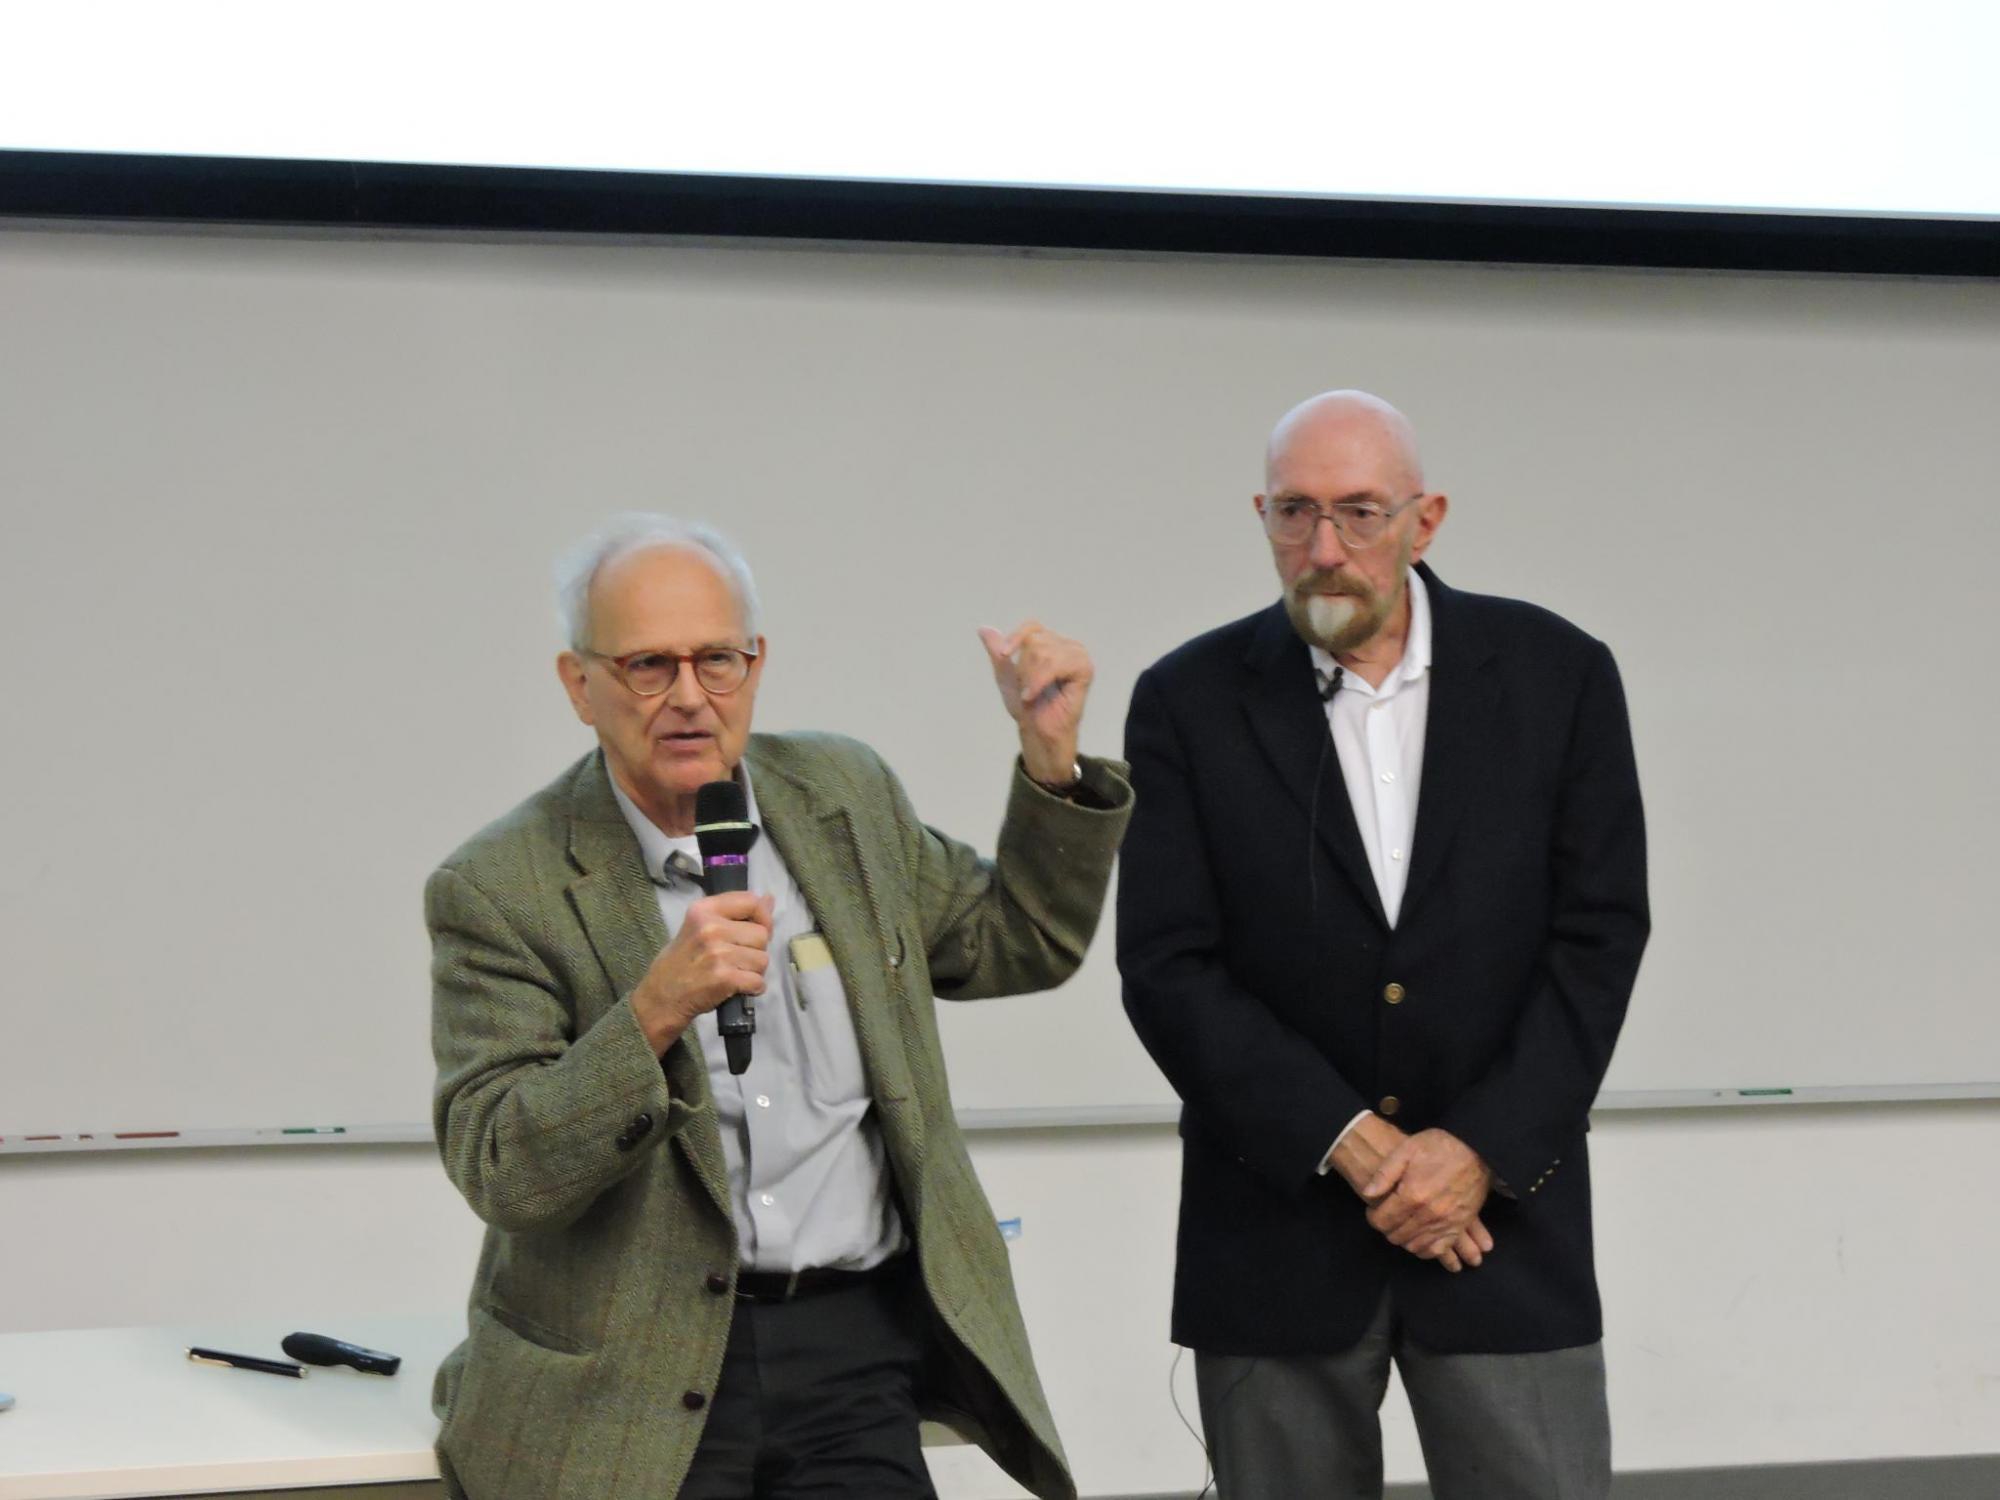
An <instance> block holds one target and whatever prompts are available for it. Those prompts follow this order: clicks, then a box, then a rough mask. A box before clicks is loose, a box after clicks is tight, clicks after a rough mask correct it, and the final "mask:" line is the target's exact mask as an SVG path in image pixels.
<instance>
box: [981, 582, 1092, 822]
mask: <svg viewBox="0 0 2000 1500" xmlns="http://www.w3.org/2000/svg"><path fill="white" fill-rule="evenodd" d="M979 639H980V641H981V642H982V643H984V645H985V647H986V656H987V659H988V661H989V662H990V663H991V665H992V667H993V681H994V683H995V684H996V685H997V686H998V687H999V689H1000V701H1001V703H1002V704H1004V705H1005V706H1006V709H1007V715H1008V717H1009V718H1011V719H1012V720H1013V721H1014V723H1015V725H1016V726H1017V727H1018V728H1019V730H1020V734H1021V762H1022V764H1023V765H1024V766H1026V767H1027V771H1028V775H1029V776H1031V777H1032V778H1034V779H1035V780H1036V781H1039V782H1042V783H1043V784H1045V785H1048V786H1066V785H1068V783H1069V782H1070V780H1071V772H1072V771H1073V770H1074V769H1075V767H1076V736H1077V727H1078V726H1079V725H1080V724H1081V723H1082V722H1083V701H1084V699H1085V698H1086V697H1088V696H1089V693H1090V683H1091V679H1092V677H1093V676H1095V675H1096V674H1095V669H1094V668H1093V667H1092V666H1091V663H1090V653H1089V652H1088V651H1086V650H1085V649H1084V648H1083V645H1082V643H1081V642H1079V641H1073V640H1071V639H1070V638H1069V637H1068V636H1063V635H1057V634H1056V633H1055V632H1054V631H1053V630H1050V629H1048V628H1047V627H1046V626H1044V625H1042V624H1041V623H1039V622H1038V621H1035V620H1028V621H1026V622H1024V623H1023V624H1020V625H1017V626H1016V627H1015V628H1014V630H1013V631H1012V632H1011V633H1010V634H1006V635H1003V634H1001V633H1000V632H999V631H998V630H995V629H994V628H993V627H992V626H990V625H983V626H981V627H980V630H979Z"/></svg>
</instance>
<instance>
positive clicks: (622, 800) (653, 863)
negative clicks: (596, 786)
mask: <svg viewBox="0 0 2000 1500" xmlns="http://www.w3.org/2000/svg"><path fill="white" fill-rule="evenodd" d="M605 774H606V776H607V777H608V778H609V780H610V782H611V795H612V796H614V797H616V798H617V799H618V810H619V811H620V812H622V813H623V814H625V821H626V823H627V824H629V825H630V826H631V829H632V836H633V837H634V838H636V839H637V840H638V841H639V855H640V858H641V859H643V860H644V861H645V864H646V873H647V874H648V875H649V876H651V877H652V878H653V879H654V880H655V881H658V880H660V879H662V878H663V877H665V875H666V873H667V856H668V855H670V854H673V853H675V852H681V853H686V854H695V853H697V852H698V847H699V846H698V843H697V841H696V839H695V836H694V835H693V834H691V833H686V834H682V835H680V836H679V837H678V838H676V837H673V836H671V835H669V834H668V833H666V832H665V831H664V830H663V829H662V828H661V827H660V825H659V824H657V823H655V822H654V821H653V820H652V819H651V818H649V817H647V816H646V815H645V813H643V812H642V811H640V809H639V804H638V803H636V802H634V801H633V800H632V799H631V798H630V797H628V796H626V795H625V788H624V787H622V786H620V785H619V784H618V778H617V777H616V776H612V775H610V768H609V767H606V768H605ZM736 780H737V782H738V783H739V784H740V785H741V786H742V788H743V801H744V804H745V806H746V808H747V810H748V817H749V819H750V821H751V822H752V823H753V824H755V825H756V826H757V829H758V831H759V833H760V834H761V833H762V831H763V826H764V823H763V819H761V818H759V817H758V816H757V792H756V788H754V787H753V786H751V784H750V767H749V765H748V764H747V763H741V764H738V766H737V767H736ZM760 842H761V840H760Z"/></svg>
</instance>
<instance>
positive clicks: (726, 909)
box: [632, 782, 771, 1071]
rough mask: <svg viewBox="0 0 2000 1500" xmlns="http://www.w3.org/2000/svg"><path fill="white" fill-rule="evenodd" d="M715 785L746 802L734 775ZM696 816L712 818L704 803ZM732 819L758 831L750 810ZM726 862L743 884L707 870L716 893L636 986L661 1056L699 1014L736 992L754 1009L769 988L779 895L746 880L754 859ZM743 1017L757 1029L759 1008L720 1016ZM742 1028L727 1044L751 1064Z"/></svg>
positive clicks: (640, 1011)
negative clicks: (774, 898)
mask: <svg viewBox="0 0 2000 1500" xmlns="http://www.w3.org/2000/svg"><path fill="white" fill-rule="evenodd" d="M711 785H721V786H727V787H729V788H730V790H732V791H734V792H735V793H736V795H737V798H738V799H739V800H738V803H737V806H738V808H739V809H740V808H741V807H742V802H741V798H742V796H743V792H742V789H741V788H740V787H737V786H736V785H735V784H734V783H733V782H721V783H711ZM703 790H704V791H706V790H707V789H706V788H704V789H703ZM696 821H697V823H701V822H703V821H704V819H703V815H702V812H701V811H699V810H698V811H697V813H696ZM726 821H732V822H740V823H741V824H742V825H743V828H744V829H745V830H747V832H748V834H749V836H750V837H751V838H752V839H754V836H755V833H756V830H755V829H754V828H751V827H750V825H749V823H748V820H747V819H746V818H743V817H740V816H739V817H738V818H735V819H729V820H726ZM737 837H738V838H740V837H741V835H738V836H737ZM708 845H709V840H708V839H707V838H703V840H702V854H703V857H704V867H705V870H706V869H708V867H707V856H708V854H709V847H708ZM747 850H748V842H745V843H744V851H745V853H746V854H747ZM720 868H721V869H722V870H724V871H736V872H740V873H741V878H742V881H743V884H741V885H738V886H737V887H736V888H735V889H734V890H728V889H723V888H719V887H717V886H716V885H715V884H713V883H712V882H711V881H710V880H709V879H708V878H706V875H705V878H704V881H703V884H704V885H705V886H706V887H707V889H708V891H709V894H708V895H706V896H703V897H702V898H701V899H700V900H698V901H696V902H695V903H694V904H693V905H691V906H690V907H688V910H687V916H686V917H684V918H683V919H682V921H681V924H680V929H679V931H677V932H676V933H675V934H674V937H673V941H672V942H670V943H668V944H667V946H666V947H664V948H662V949H661V950H660V952H659V956H658V957H657V958H655V959H654V960H653V965H652V967H651V968H650V969H648V970H647V971H646V977H645V978H644V979H642V980H641V981H640V982H639V987H638V989H636V990H634V991H633V993H632V1009H633V1011H634V1013H635V1014H636V1015H637V1016H638V1018H639V1025H640V1027H641V1029H643V1030H644V1031H645V1033H646V1040H647V1041H648V1042H649V1043H651V1045H652V1048H653V1051H654V1052H655V1053H657V1054H659V1055H661V1056H664V1055H665V1054H666V1051H667V1049H668V1048H669V1047H671V1046H673V1044H674V1043H675V1042H676V1041H678V1040H679V1039H680V1035H681V1033H682V1032H684V1031H686V1030H687V1029H688V1027H690V1026H692V1025H693V1024H694V1021H695V1017H697V1016H699V1015H701V1014H703V1013H704V1012H706V1011H711V1010H717V1009H719V1008H721V1007H723V1006H725V1005H727V1004H729V1002H731V1001H732V1000H734V1001H736V1002H737V1005H738V1006H739V1007H740V1008H741V1010H748V1009H749V1006H748V1004H747V998H748V997H755V996H757V995H761V994H763V993H764V973H765V970H766V969H767V968H768V967H769V966H770V962H771V956H770V947H771V898H770V897H768V896H759V895H755V894H753V893H752V892H750V891H748V890H746V889H744V888H743V887H744V886H745V885H747V884H748V870H749V867H748V866H747V865H733V866H731V865H724V866H721V867H720ZM710 873H712V871H711V872H710ZM739 1018H740V1019H747V1020H749V1022H750V1026H751V1028H752V1029H754V1027H755V1016H754V1012H752V1013H751V1015H750V1016H749V1017H741V1011H740V1010H739V1012H738V1013H737V1015H735V1016H731V1015H729V1014H727V1013H725V1015H724V1016H723V1017H719V1018H718V1024H720V1023H721V1022H722V1021H728V1020H739ZM737 1034H738V1035H739V1036H742V1037H743V1038H744V1040H743V1041H742V1042H738V1043H735V1044H728V1043H727V1038H728V1037H729V1036H730V1032H729V1030H728V1029H727V1027H726V1026H725V1027H724V1030H723V1035H724V1038H725V1044H726V1045H730V1051H731V1054H732V1057H731V1061H732V1064H733V1062H734V1060H735V1057H734V1054H736V1053H737V1052H742V1053H743V1055H744V1060H745V1064H746V1066H747V1063H748V1052H747V1050H746V1048H747V1043H748V1037H747V1033H744V1032H742V1031H739V1032H738V1033H737ZM738 1071H740V1069H739V1070H738Z"/></svg>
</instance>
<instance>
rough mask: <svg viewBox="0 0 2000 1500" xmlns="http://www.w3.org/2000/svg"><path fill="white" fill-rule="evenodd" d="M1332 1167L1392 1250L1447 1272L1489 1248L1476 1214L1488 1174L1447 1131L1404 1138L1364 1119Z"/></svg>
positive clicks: (1373, 1120)
mask: <svg viewBox="0 0 2000 1500" xmlns="http://www.w3.org/2000/svg"><path fill="white" fill-rule="evenodd" d="M1334 1165H1335V1166H1336V1167H1337V1168H1338V1169H1339V1171H1340V1173H1341V1175H1342V1176H1343V1177H1345V1178H1346V1179H1347V1181H1348V1184H1349V1185H1350V1186H1351V1187H1353V1189H1354V1190H1355V1192H1356V1193H1358V1194H1359V1195H1360V1196H1361V1198H1362V1200H1363V1201H1364V1202H1366V1203H1367V1204H1368V1205H1369V1209H1368V1222H1369V1224H1370V1225H1371V1226H1372V1227H1373V1228H1375V1229H1376V1230H1378V1231H1379V1232H1380V1233H1381V1234H1382V1235H1383V1236H1384V1237H1385V1238H1387V1240H1388V1241H1389V1243H1390V1244H1392V1245H1394V1246H1396V1247H1397V1248H1398V1249H1402V1250H1408V1251H1409V1252H1410V1253H1411V1254H1412V1255H1415V1256H1416V1257H1417V1258H1418V1259H1420V1260H1435V1261H1437V1262H1438V1264H1440V1265H1442V1266H1443V1267H1444V1268H1445V1269H1446V1270H1447V1271H1454V1272H1455V1271H1458V1270H1460V1269H1462V1268H1464V1267H1466V1266H1477V1265H1478V1264H1479V1263H1480V1262H1481V1261H1482V1260H1483V1259H1484V1258H1485V1256H1486V1253H1487V1252H1488V1251H1490V1250H1491V1249H1492V1248H1493V1236H1492V1234H1491V1232H1490V1231H1488V1229H1487V1228H1486V1225H1485V1224H1484V1223H1483V1222H1481V1220H1480V1217H1479V1211H1480V1209H1482V1208H1483V1207H1485V1205H1486V1195H1487V1193H1488V1192H1489V1191H1491V1189H1492V1186H1493V1172H1492V1169H1491V1168H1489V1167H1488V1166H1487V1165H1486V1163H1485V1162H1484V1161H1482V1160H1481V1159H1480V1157H1479V1154H1478V1153H1477V1152H1476V1151H1474V1150H1473V1149H1472V1148H1471V1147H1470V1146H1468V1145H1466V1144H1465V1142H1463V1141H1461V1140H1460V1139H1459V1138H1458V1137H1457V1136H1455V1135H1452V1134H1451V1133H1450V1132H1449V1131H1445V1130H1420V1131H1418V1132H1417V1133H1416V1134H1415V1135H1407V1134H1405V1133H1404V1132H1403V1131H1401V1130H1399V1129H1397V1128H1396V1127H1395V1126H1394V1125H1391V1124H1390V1123H1389V1122H1388V1121H1387V1120H1384V1119H1382V1118H1381V1117H1380V1116H1379V1115H1370V1116H1368V1117H1367V1118H1365V1119H1364V1120H1362V1121H1361V1122H1360V1123H1359V1124H1357V1125H1356V1126H1355V1128H1354V1129H1353V1130H1352V1131H1350V1132H1349V1133H1348V1136H1347V1139H1346V1140H1345V1141H1343V1142H1342V1143H1341V1148H1340V1150H1338V1151H1336V1152H1335V1154H1334Z"/></svg>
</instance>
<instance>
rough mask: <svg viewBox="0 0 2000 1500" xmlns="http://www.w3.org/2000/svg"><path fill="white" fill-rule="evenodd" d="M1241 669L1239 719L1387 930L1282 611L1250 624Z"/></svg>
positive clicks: (1308, 670) (1320, 711)
mask: <svg viewBox="0 0 2000 1500" xmlns="http://www.w3.org/2000/svg"><path fill="white" fill-rule="evenodd" d="M1244 664H1245V665H1246V666H1247V667H1248V668H1249V671H1248V672H1247V673H1246V674H1245V678H1244V686H1243V694H1242V702H1243V711H1244V713H1245V715H1246V716H1247V717H1248V719H1249V720H1250V729H1251V732H1252V734H1253V735H1254V736H1255V737H1256V739H1257V741H1258V743H1259V745H1260V746H1261V747H1262V749H1263V751H1264V754H1265V755H1266V757H1268V758H1269V760H1270V762H1271V767H1272V769H1273V770H1275V771H1276V772H1277V773H1278V779H1279V780H1280V781H1282V782H1283V783H1284V784H1285V787H1286V789H1287V790H1288V791H1290V793H1291V794H1292V796H1293V798H1294V799H1295V800H1296V801H1297V802H1298V805H1299V812H1300V813H1301V815H1302V816H1304V817H1306V818H1308V819H1310V820H1311V821H1312V824H1313V829H1314V832H1315V833H1316V834H1317V836H1318V838H1319V841H1320V843H1321V844H1322V845H1323V846H1324V847H1325V848H1326V850H1327V852H1328V853H1330V854H1331V855H1332V856H1333V858H1334V862H1335V863H1336V864H1338V865H1339V866H1340V868H1341V870H1342V872H1343V873H1344V874H1345V875H1346V876H1347V878H1348V881H1349V883H1351V884H1352V885H1353V887H1354V890H1355V894H1356V895H1358V896H1359V897H1360V898H1361V900H1362V902H1363V904H1364V905H1365V906H1366V907H1367V909H1368V910H1369V912H1371V913H1372V914H1373V915H1374V918H1375V920H1376V921H1377V922H1378V923H1380V924H1381V925H1382V926H1384V927H1386V926H1388V921H1387V919H1386V918H1385V917H1384V915H1383V912H1382V897H1381V893H1380V892H1378V891H1377V890H1376V889H1375V876H1374V874H1373V873H1372V872H1371V871H1370V870H1369V868H1368V854H1367V851H1366V850H1364V849H1363V848H1362V847H1361V830H1360V829H1359V828H1358V827H1357V826H1356V825H1355V822H1354V806H1353V804H1352V803H1350V802H1349V801H1348V800H1347V783H1346V782H1345V781H1344V780H1342V779H1341V774H1340V760H1339V756H1338V754H1337V753H1336V752H1335V750H1334V748H1333V735H1332V732H1331V731H1330V730H1329V729H1328V728H1327V723H1326V708H1325V705H1324V704H1322V703H1321V702H1320V697H1319V688H1318V684H1317V682H1316V681H1315V679H1314V677H1313V669H1312V657H1311V655H1310V654H1309V653H1308V652H1307V650H1306V646H1305V643H1304V642H1303V641H1301V640H1300V639H1299V638H1298V636H1297V634H1296V633H1295V632H1294V631H1293V630H1292V622H1291V621H1290V620H1289V619H1287V618H1286V617H1285V608H1284V606H1283V605H1282V604H1274V605H1272V606H1271V607H1270V608H1269V609H1268V610H1266V611H1265V612H1264V614H1263V616H1262V617H1261V618H1260V619H1259V620H1258V622H1257V627H1256V630H1255V631H1254V633H1253V635H1252V637H1251V643H1250V649H1249V650H1248V651H1247V652H1245V653H1244Z"/></svg>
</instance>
